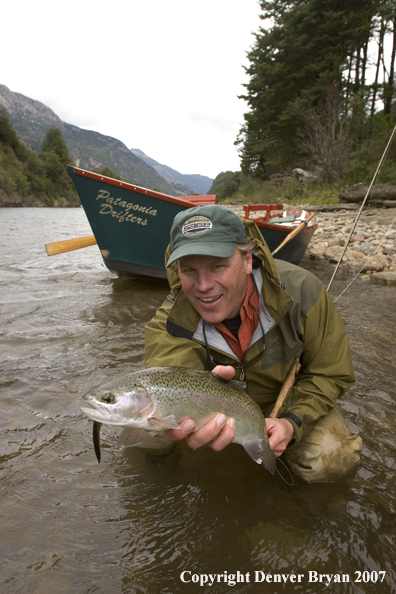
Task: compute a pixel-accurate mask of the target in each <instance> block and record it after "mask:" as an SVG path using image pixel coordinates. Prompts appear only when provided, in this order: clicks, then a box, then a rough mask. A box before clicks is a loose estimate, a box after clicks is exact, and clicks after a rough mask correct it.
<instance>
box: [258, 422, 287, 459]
mask: <svg viewBox="0 0 396 594" xmlns="http://www.w3.org/2000/svg"><path fill="white" fill-rule="evenodd" d="M265 424H266V426H267V433H268V442H269V446H270V448H271V450H272V451H273V452H274V454H275V456H276V457H277V458H279V456H281V455H282V454H283V452H284V451H285V449H286V447H287V444H288V443H289V442H290V441H291V440H292V439H293V435H294V429H293V425H292V424H291V423H289V421H287V420H286V419H271V418H267V419H265Z"/></svg>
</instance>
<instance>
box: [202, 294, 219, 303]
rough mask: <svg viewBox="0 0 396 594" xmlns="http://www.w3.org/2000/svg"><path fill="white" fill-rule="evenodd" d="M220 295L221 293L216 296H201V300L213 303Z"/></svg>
mask: <svg viewBox="0 0 396 594" xmlns="http://www.w3.org/2000/svg"><path fill="white" fill-rule="evenodd" d="M219 297H220V295H216V297H206V298H204V297H201V298H200V301H203V302H204V303H211V302H212V301H216V299H218V298H219Z"/></svg>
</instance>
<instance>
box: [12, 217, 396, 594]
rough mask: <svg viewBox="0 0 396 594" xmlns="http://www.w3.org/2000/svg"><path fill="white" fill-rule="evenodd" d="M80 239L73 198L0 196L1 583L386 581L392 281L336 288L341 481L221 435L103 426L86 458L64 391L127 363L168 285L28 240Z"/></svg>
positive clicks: (390, 528)
mask: <svg viewBox="0 0 396 594" xmlns="http://www.w3.org/2000/svg"><path fill="white" fill-rule="evenodd" d="M89 234H91V230H90V227H89V224H88V222H87V220H86V217H85V214H84V211H83V209H82V208H80V209H78V208H77V209H44V208H43V209H41V208H37V209H28V208H27V209H22V208H21V209H0V246H1V258H0V286H1V292H0V406H1V415H0V501H1V506H0V531H1V537H0V538H1V546H0V586H1V592H2V594H14V593H26V592H29V594H69V593H70V594H91V593H92V594H93V593H98V594H107V593H109V594H118V593H125V594H178V593H185V592H186V593H190V592H191V593H197V594H198V593H203V594H208V593H224V592H237V593H238V594H239V593H241V594H242V593H245V592H246V593H248V592H249V593H252V594H256V593H257V594H259V593H261V592H266V593H267V592H268V593H270V594H276V593H281V592H282V593H283V592H285V593H289V592H290V593H291V592H299V593H302V594H310V593H315V594H317V593H320V592H331V593H333V592H337V593H342V594H343V593H345V594H352V593H353V594H363V593H364V594H371V593H374V592H375V593H377V594H390V593H391V592H395V591H396V562H395V559H396V546H395V544H396V543H395V540H396V513H395V512H396V489H395V485H396V483H395V470H396V462H395V448H396V432H395V429H396V407H395V393H396V380H395V377H396V374H395V372H396V358H395V346H396V338H395V337H396V309H395V302H396V301H395V297H396V290H395V288H393V287H386V286H378V285H371V284H370V283H369V282H368V281H367V280H362V279H357V280H356V281H355V282H354V283H353V285H352V286H351V287H350V288H349V289H348V290H347V291H346V293H345V294H344V295H343V296H342V297H341V298H340V299H339V300H338V301H337V307H338V309H339V311H340V314H341V316H342V318H343V320H344V323H345V325H346V328H347V330H348V334H349V338H350V343H351V349H352V354H353V360H354V365H355V372H356V383H355V385H354V387H353V388H352V389H351V390H350V391H349V392H348V393H347V395H346V396H345V397H344V398H343V399H342V401H341V402H340V408H341V410H342V412H343V414H344V416H345V417H346V419H347V421H348V424H349V425H350V427H351V429H352V431H353V432H358V433H360V435H361V436H362V437H363V440H364V448H363V452H362V458H361V462H360V465H359V466H358V467H357V468H356V469H355V470H354V471H353V472H352V473H351V474H350V475H349V476H348V477H347V478H346V479H344V480H343V481H340V482H338V483H317V484H306V483H303V481H300V480H299V479H296V480H295V484H294V486H288V485H287V484H285V483H284V482H283V481H282V480H281V479H280V477H279V476H278V475H275V476H271V475H270V474H269V473H268V472H266V471H265V470H264V469H263V468H262V467H259V466H258V465H256V464H254V462H253V461H252V460H251V459H250V458H249V457H248V456H247V455H246V453H245V452H244V450H243V448H241V447H240V446H237V445H231V446H229V447H228V448H226V450H224V451H223V452H220V453H215V452H213V451H212V450H210V449H209V448H202V449H200V450H197V451H192V450H190V449H189V448H188V447H187V446H186V445H185V444H184V443H178V444H177V445H176V447H175V448H174V450H173V451H172V452H171V453H170V454H168V455H167V456H154V455H150V454H144V453H142V452H140V451H139V450H137V449H135V448H124V449H118V448H117V446H116V440H117V435H118V433H119V430H117V429H116V428H114V429H109V428H106V427H103V428H102V461H101V464H100V465H98V463H97V461H96V458H95V454H94V450H93V446H92V435H91V431H92V424H91V422H90V421H88V419H86V418H85V417H84V416H83V415H82V413H81V412H80V406H81V397H82V396H83V395H84V394H85V393H86V392H87V391H89V390H90V389H91V388H93V387H96V386H98V385H100V384H103V383H105V382H106V381H110V380H112V379H113V378H116V377H119V376H121V375H124V374H127V373H130V372H132V371H135V370H137V369H140V368H142V367H143V365H144V348H143V332H144V324H145V323H146V322H147V321H148V320H149V319H150V318H151V316H152V315H153V314H154V312H155V310H156V308H157V307H158V306H159V305H160V304H161V302H162V301H163V299H164V297H165V296H166V294H167V291H168V287H167V284H166V282H165V281H150V280H136V279H120V278H118V277H116V276H113V275H112V273H110V272H109V271H108V270H107V268H106V267H105V266H104V264H103V262H102V259H101V256H100V253H99V250H98V248H97V246H93V247H89V248H86V249H83V250H79V251H75V252H70V253H67V254H62V255H58V256H53V257H48V256H47V254H46V252H45V248H44V244H45V243H48V242H51V241H57V240H61V239H68V238H71V237H78V236H82V235H89ZM142 249H143V248H142ZM303 266H305V267H308V268H309V269H310V270H311V271H312V272H314V274H316V275H317V276H318V277H319V278H320V279H321V280H322V282H324V283H325V284H326V283H327V282H328V280H329V278H330V277H331V274H332V271H333V268H331V265H330V264H328V263H323V262H322V263H320V262H318V263H315V262H309V261H304V262H303ZM349 280H350V277H348V276H346V275H345V274H343V273H339V274H338V276H337V277H336V280H335V282H334V283H333V286H332V289H331V294H332V296H333V297H334V298H335V297H337V296H338V295H339V294H340V293H341V291H342V290H343V289H344V288H345V286H346V285H347V283H348V282H349ZM325 574H328V577H324V575H325ZM210 576H212V577H213V583H212V585H209V583H210V580H211V579H212V578H211V577H210ZM293 580H294V581H293ZM205 582H206V583H205ZM329 582H331V583H330V584H329ZM339 582H340V583H339ZM328 584H329V585H328Z"/></svg>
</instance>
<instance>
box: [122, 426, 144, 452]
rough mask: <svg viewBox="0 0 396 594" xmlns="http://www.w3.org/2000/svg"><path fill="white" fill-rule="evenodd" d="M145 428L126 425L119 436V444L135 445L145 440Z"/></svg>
mask: <svg viewBox="0 0 396 594" xmlns="http://www.w3.org/2000/svg"><path fill="white" fill-rule="evenodd" d="M143 436H144V429H136V428H135V427H125V429H123V430H122V431H121V433H120V435H119V437H118V440H117V445H118V447H121V446H135V445H139V443H141V442H142V441H143Z"/></svg>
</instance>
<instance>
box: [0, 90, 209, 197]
mask: <svg viewBox="0 0 396 594" xmlns="http://www.w3.org/2000/svg"><path fill="white" fill-rule="evenodd" d="M2 107H3V108H4V109H5V110H6V111H7V112H8V115H9V118H10V121H11V124H12V126H13V128H14V129H15V130H16V132H17V133H18V135H19V137H20V138H21V140H22V141H23V142H24V143H25V144H26V145H27V146H28V147H29V148H31V149H33V150H34V151H35V152H40V151H41V143H42V141H43V139H44V137H45V134H46V132H47V130H48V128H50V127H56V128H59V129H60V130H61V132H62V135H63V138H64V140H65V142H66V145H67V148H68V149H69V152H70V155H71V156H72V157H73V159H74V160H75V163H76V165H77V166H78V167H81V168H82V169H88V170H92V169H94V168H96V167H109V168H110V169H112V170H113V171H114V172H116V173H117V174H118V175H119V176H121V177H123V178H125V179H127V180H128V181H130V182H132V183H135V184H137V185H139V186H143V187H144V188H148V189H151V190H158V191H160V192H164V193H165V194H170V195H171V196H183V195H188V194H193V193H194V191H193V190H192V189H191V188H189V187H187V186H183V185H182V184H181V185H180V186H178V185H177V184H176V183H175V181H177V180H173V179H172V183H170V181H167V180H166V179H164V177H162V176H161V175H160V174H159V173H158V172H157V171H156V170H155V169H154V168H153V167H151V166H150V165H148V164H147V163H146V162H145V160H143V159H141V158H140V157H139V156H137V155H135V154H134V153H133V152H132V151H130V150H129V149H128V148H127V147H126V146H125V144H123V143H122V142H121V141H120V140H117V139H116V138H113V137H111V136H105V135H103V134H100V133H99V132H94V131H92V130H84V129H83V128H79V127H78V126H73V125H72V124H67V123H66V122H63V121H62V120H61V119H60V118H59V117H58V116H57V115H56V114H55V113H54V112H53V111H52V109H50V108H49V107H47V106H46V105H44V104H43V103H41V102H40V101H35V100H34V99H30V98H29V97H25V96H24V95H22V94H20V93H13V92H12V91H10V89H8V88H7V87H6V86H5V85H0V108H2ZM169 169H170V168H169ZM170 171H173V170H170ZM175 173H177V172H175ZM179 175H180V174H179ZM186 177H188V176H186ZM191 177H195V176H191ZM197 177H203V176H197ZM199 193H205V192H199Z"/></svg>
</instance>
